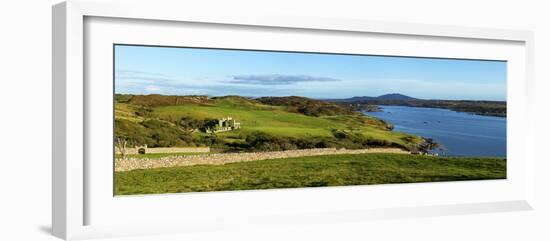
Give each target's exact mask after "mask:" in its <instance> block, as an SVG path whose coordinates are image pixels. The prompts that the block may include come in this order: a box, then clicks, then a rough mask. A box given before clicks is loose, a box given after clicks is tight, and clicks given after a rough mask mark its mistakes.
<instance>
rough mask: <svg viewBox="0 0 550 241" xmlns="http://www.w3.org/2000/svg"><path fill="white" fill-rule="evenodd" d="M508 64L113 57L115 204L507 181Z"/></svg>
mask: <svg viewBox="0 0 550 241" xmlns="http://www.w3.org/2000/svg"><path fill="white" fill-rule="evenodd" d="M506 65H507V63H506V61H496V60H469V59H444V58H425V57H400V56H377V55H358V54H340V53H306V52H285V51H265V50H237V49H214V48H188V47H162V46H141V45H118V44H117V45H114V80H113V81H114V120H113V121H114V136H113V145H114V146H113V149H114V160H113V161H114V171H115V173H114V178H115V180H114V195H136V194H162V193H183V192H212V191H237V190H259V189H277V188H313V187H333V186H349V185H371V184H398V183H419V182H445V181H472V180H490V179H506V93H507V91H506V72H507V70H506Z"/></svg>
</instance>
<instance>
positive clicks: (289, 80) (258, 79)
mask: <svg viewBox="0 0 550 241" xmlns="http://www.w3.org/2000/svg"><path fill="white" fill-rule="evenodd" d="M334 81H340V80H339V79H334V78H329V77H316V76H309V75H280V74H269V75H234V76H232V79H231V80H229V82H230V83H237V84H252V85H288V84H294V83H301V82H334Z"/></svg>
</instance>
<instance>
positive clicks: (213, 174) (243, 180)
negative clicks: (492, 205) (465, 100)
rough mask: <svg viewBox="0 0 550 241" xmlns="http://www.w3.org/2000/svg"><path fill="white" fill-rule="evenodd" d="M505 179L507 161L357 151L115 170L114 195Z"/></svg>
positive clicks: (501, 159)
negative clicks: (230, 162)
mask: <svg viewBox="0 0 550 241" xmlns="http://www.w3.org/2000/svg"><path fill="white" fill-rule="evenodd" d="M504 178H506V159H503V158H475V157H433V156H419V155H405V154H356V155H331V156H315V157H300V158H288V159H277V160H264V161H252V162H241V163H232V164H225V165H219V166H214V165H201V166H188V167H172V168H158V169H148V170H134V171H127V172H116V173H115V195H130V194H153V193H179V192H208V191H230V190H250V189H270V188H298V187H319V186H344V185H365V184H387V183H413V182H437V181H461V180H484V179H504Z"/></svg>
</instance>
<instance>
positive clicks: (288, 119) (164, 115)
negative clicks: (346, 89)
mask: <svg viewBox="0 0 550 241" xmlns="http://www.w3.org/2000/svg"><path fill="white" fill-rule="evenodd" d="M153 114H154V115H155V116H157V117H158V118H160V119H164V120H174V119H175V120H177V119H180V118H182V117H185V116H192V117H193V118H198V119H206V118H221V117H226V116H231V117H233V118H234V119H236V120H237V121H238V122H240V123H241V126H242V128H241V129H239V130H235V131H230V132H224V133H219V134H218V136H220V137H222V138H226V140H228V142H231V141H234V140H238V139H239V137H240V136H242V135H241V134H244V135H248V134H250V133H254V132H257V131H260V132H263V133H267V134H269V135H273V136H284V137H304V138H315V137H332V136H333V133H332V130H334V129H340V130H349V131H353V132H357V133H361V134H362V135H364V136H365V137H367V138H372V139H376V140H382V141H387V142H388V143H395V144H397V145H399V146H404V147H410V146H412V145H413V143H418V142H420V141H421V139H420V138H418V137H416V136H414V135H409V134H406V133H401V132H395V131H390V130H387V128H386V124H385V123H384V122H381V121H380V120H378V119H376V118H372V117H369V116H364V115H361V114H357V115H338V116H323V117H314V116H307V115H303V114H299V113H293V112H288V111H285V110H284V108H282V107H278V106H269V105H263V104H257V103H239V104H236V103H235V100H232V99H229V100H228V99H215V100H211V101H210V103H209V104H186V105H174V106H159V107H155V108H154V112H153Z"/></svg>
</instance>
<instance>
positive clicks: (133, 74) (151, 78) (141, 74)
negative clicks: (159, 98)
mask: <svg viewBox="0 0 550 241" xmlns="http://www.w3.org/2000/svg"><path fill="white" fill-rule="evenodd" d="M115 79H117V80H132V81H136V82H146V83H158V82H174V81H176V80H175V79H173V78H170V77H169V76H166V75H164V74H159V73H154V72H146V71H136V70H128V69H117V70H116V71H115Z"/></svg>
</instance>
